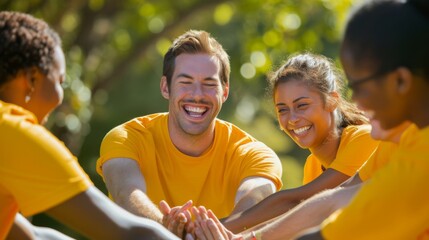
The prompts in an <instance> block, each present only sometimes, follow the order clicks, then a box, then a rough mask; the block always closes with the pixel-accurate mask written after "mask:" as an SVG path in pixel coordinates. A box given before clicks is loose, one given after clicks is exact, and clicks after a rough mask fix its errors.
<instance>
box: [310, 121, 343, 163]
mask: <svg viewBox="0 0 429 240" xmlns="http://www.w3.org/2000/svg"><path fill="white" fill-rule="evenodd" d="M340 141H341V131H339V130H338V129H337V128H335V130H334V131H332V132H330V134H329V135H328V136H327V137H326V138H325V140H324V141H323V142H322V143H321V144H320V145H319V146H317V147H314V148H310V152H311V153H312V154H313V155H314V156H315V157H316V158H317V159H319V160H320V162H321V163H322V164H323V165H324V166H329V165H330V164H331V163H332V161H334V159H335V157H336V156H337V151H338V147H339V146H340Z"/></svg>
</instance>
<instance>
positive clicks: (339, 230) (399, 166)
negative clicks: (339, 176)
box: [322, 144, 429, 239]
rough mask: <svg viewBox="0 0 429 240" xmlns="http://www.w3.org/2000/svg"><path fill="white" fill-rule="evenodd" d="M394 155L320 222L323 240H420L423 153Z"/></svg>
mask: <svg viewBox="0 0 429 240" xmlns="http://www.w3.org/2000/svg"><path fill="white" fill-rule="evenodd" d="M426 145H427V144H426ZM426 148H427V146H426ZM395 155H396V153H395ZM397 156H399V157H398V159H393V160H391V161H390V162H389V163H387V164H386V166H385V167H383V168H382V169H380V170H379V171H377V172H376V173H375V174H374V176H373V177H372V178H371V179H370V180H368V181H367V182H366V183H365V185H364V186H363V187H362V189H361V190H360V191H359V192H358V193H357V195H356V196H355V197H354V198H353V200H352V201H351V202H350V204H349V205H348V206H347V207H345V208H344V209H342V210H341V211H338V212H336V213H335V214H333V215H331V216H330V217H329V218H328V219H326V220H325V221H324V222H323V224H322V235H323V236H324V238H325V239H420V238H419V236H421V235H422V234H425V233H428V229H429V224H428V223H429V204H428V202H429V192H428V191H426V189H427V184H428V183H429V174H428V172H429V164H428V161H427V160H428V159H427V150H423V151H420V152H418V151H408V152H406V151H405V152H401V153H400V154H398V155H397ZM426 237H427V236H426Z"/></svg>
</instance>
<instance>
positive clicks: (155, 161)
mask: <svg viewBox="0 0 429 240" xmlns="http://www.w3.org/2000/svg"><path fill="white" fill-rule="evenodd" d="M167 121H168V113H157V114H152V115H148V116H144V117H139V118H135V119H133V120H131V121H129V122H126V123H124V124H122V125H120V126H118V127H116V128H114V129H112V130H111V131H110V132H109V133H108V134H107V135H106V137H105V138H104V140H103V142H102V144H101V148H100V158H99V159H98V161H97V172H98V173H99V174H100V175H101V176H102V169H101V167H102V165H103V164H104V163H105V162H106V161H108V160H109V159H112V158H130V159H133V160H135V161H136V162H137V163H138V164H139V166H140V171H141V172H142V174H143V176H144V178H145V181H146V186H147V192H146V193H147V195H148V197H149V198H150V199H151V200H152V201H153V202H154V203H155V204H158V203H159V202H160V201H161V200H165V201H167V202H168V204H170V205H171V206H178V205H183V204H184V203H186V202H187V201H188V200H190V199H192V200H193V202H194V205H196V206H198V205H203V206H205V207H207V208H210V209H212V210H213V211H214V212H215V214H216V215H217V216H218V217H220V218H222V217H226V216H228V215H229V214H230V212H231V211H232V209H233V207H234V199H235V195H236V192H237V189H238V187H239V184H240V182H241V181H242V180H243V179H244V178H246V177H250V176H261V177H265V178H267V179H269V180H271V181H273V183H274V184H275V185H276V187H277V189H280V188H281V186H282V182H281V175H282V167H281V163H280V160H279V158H278V157H277V155H276V154H275V153H274V152H273V151H272V150H271V149H270V148H268V147H267V146H266V145H264V144H263V143H261V142H259V141H257V140H255V139H254V138H253V137H251V136H250V135H248V134H247V133H245V132H244V131H242V130H240V129H239V128H237V127H236V126H234V125H232V124H230V123H227V122H225V121H222V120H219V119H216V125H215V139H214V143H213V144H212V145H211V147H210V148H209V149H208V150H207V151H206V152H205V153H204V154H203V155H202V156H199V157H191V156H188V155H186V154H183V153H182V152H180V151H179V150H178V149H177V148H176V147H175V146H174V145H173V143H172V142H171V139H170V136H169V132H168V126H167Z"/></svg>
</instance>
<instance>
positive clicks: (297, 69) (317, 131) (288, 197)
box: [224, 53, 378, 231]
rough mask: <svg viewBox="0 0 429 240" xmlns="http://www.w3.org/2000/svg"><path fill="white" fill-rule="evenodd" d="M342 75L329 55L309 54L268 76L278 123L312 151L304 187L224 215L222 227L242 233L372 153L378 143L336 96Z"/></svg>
mask: <svg viewBox="0 0 429 240" xmlns="http://www.w3.org/2000/svg"><path fill="white" fill-rule="evenodd" d="M341 76H342V75H341V74H340V72H339V71H338V70H337V69H336V68H335V67H334V65H333V63H332V61H330V60H329V59H328V58H326V57H323V56H319V55H314V54H309V53H307V54H299V55H296V56H293V57H291V58H289V59H288V61H287V62H286V63H285V64H284V65H283V66H281V67H280V68H279V69H278V70H277V71H276V72H275V73H274V74H273V76H272V77H271V79H270V80H269V83H270V90H271V91H272V95H273V100H274V104H275V107H276V111H277V118H278V122H279V124H280V127H281V129H282V130H283V131H284V132H285V133H286V134H287V135H288V136H289V137H290V138H292V140H293V141H295V143H296V144H298V145H299V146H300V147H301V148H305V149H309V150H310V152H311V154H310V155H309V156H308V158H307V160H306V163H305V166H304V179H303V184H304V185H303V186H301V187H298V188H294V189H288V190H283V191H280V192H277V193H275V194H272V195H271V196H269V197H267V198H266V199H264V200H263V201H262V202H260V203H259V204H258V205H256V206H255V207H253V208H251V209H249V210H247V211H245V212H243V213H242V214H241V215H240V216H238V215H237V216H232V217H230V218H228V219H227V220H225V221H224V224H225V226H226V227H227V228H229V229H231V230H233V231H241V230H242V229H243V228H248V227H251V226H254V225H256V224H258V223H261V222H263V221H266V220H268V219H272V218H274V217H276V216H279V215H280V214H283V213H285V212H287V211H288V210H289V209H291V208H293V207H294V206H296V205H297V204H299V203H300V202H301V201H302V200H304V199H307V198H309V197H311V196H312V195H314V194H316V193H318V192H320V191H322V190H324V189H329V188H333V187H336V186H337V185H339V184H341V183H342V182H343V181H345V180H346V179H348V178H349V177H350V176H352V175H354V174H355V173H356V171H357V170H358V169H359V168H360V167H361V166H362V164H363V163H365V161H366V160H367V159H368V158H369V156H370V155H371V154H372V153H373V152H374V151H375V149H376V147H377V146H378V142H377V141H375V140H373V139H372V138H371V136H370V126H369V125H368V124H367V123H368V121H367V119H366V118H365V116H364V115H363V113H362V112H361V111H360V110H358V109H357V107H356V106H355V105H353V104H351V103H350V102H348V101H346V100H345V99H344V98H343V97H342V95H341V93H342V90H343V89H342V86H343V79H342V77H341ZM267 209H270V211H267Z"/></svg>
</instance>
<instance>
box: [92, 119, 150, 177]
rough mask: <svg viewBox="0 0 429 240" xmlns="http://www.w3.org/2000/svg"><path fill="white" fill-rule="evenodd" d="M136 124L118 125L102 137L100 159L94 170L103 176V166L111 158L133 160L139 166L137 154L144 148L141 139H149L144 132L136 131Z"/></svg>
mask: <svg viewBox="0 0 429 240" xmlns="http://www.w3.org/2000/svg"><path fill="white" fill-rule="evenodd" d="M136 124H137V122H128V123H125V124H122V125H119V126H117V127H115V128H113V129H112V130H111V131H109V132H108V133H107V134H106V136H105V137H104V139H103V141H102V143H101V147H100V157H99V158H98V160H97V165H96V170H97V173H98V174H99V175H100V176H103V171H102V166H103V164H104V163H105V162H106V161H108V160H110V159H113V158H129V159H133V160H135V161H136V162H137V163H138V164H139V165H140V163H139V161H138V160H139V159H140V156H139V154H140V153H141V152H143V151H144V150H143V148H144V146H142V142H145V141H143V140H142V139H141V138H150V136H149V134H145V133H144V130H140V131H139V130H137V129H136V127H135V125H136Z"/></svg>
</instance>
